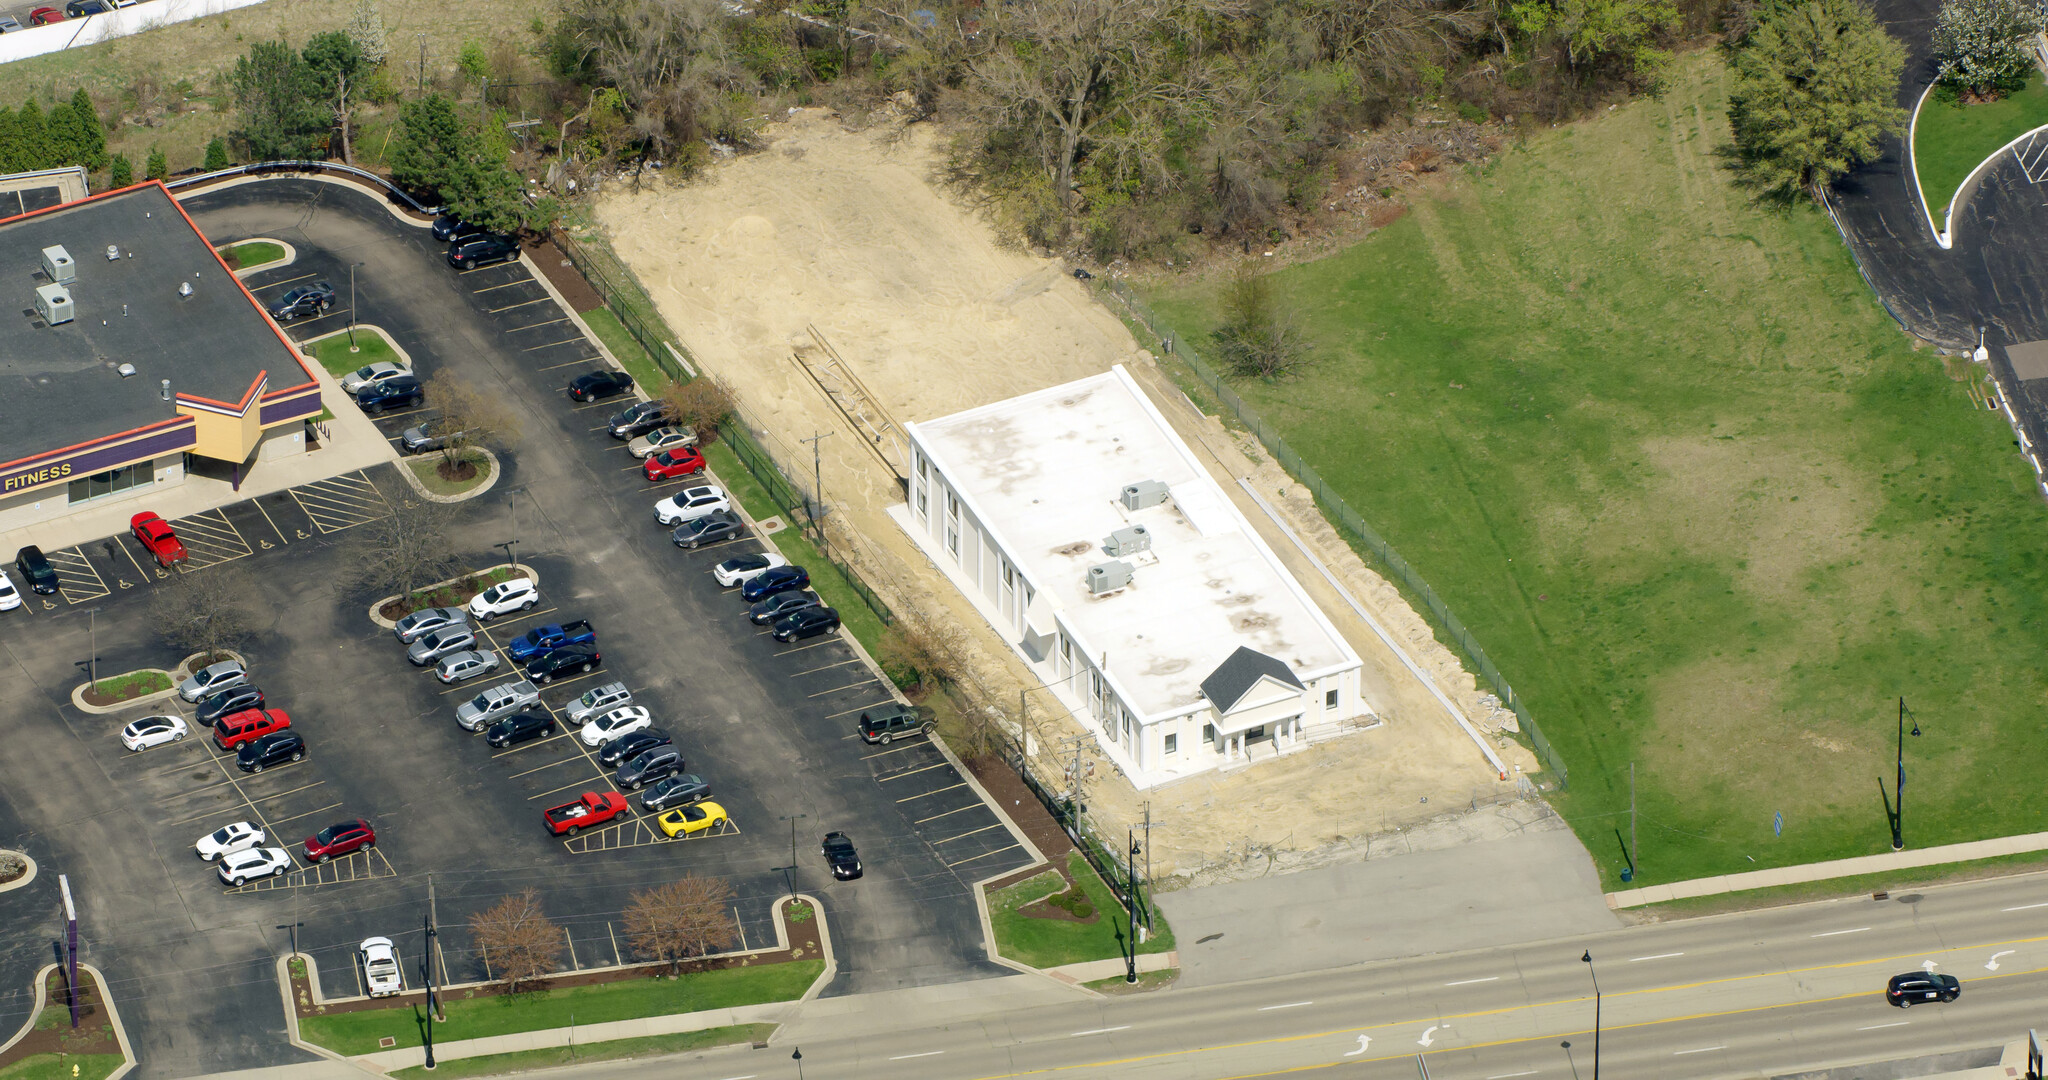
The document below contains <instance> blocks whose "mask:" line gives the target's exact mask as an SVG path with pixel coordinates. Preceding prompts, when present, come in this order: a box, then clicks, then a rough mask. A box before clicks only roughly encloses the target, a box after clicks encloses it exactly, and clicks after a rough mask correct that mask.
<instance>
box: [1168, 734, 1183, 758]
mask: <svg viewBox="0 0 2048 1080" xmlns="http://www.w3.org/2000/svg"><path fill="white" fill-rule="evenodd" d="M1179 747H1180V736H1178V735H1168V736H1167V737H1166V752H1167V753H1169V754H1171V753H1173V752H1175V751H1176V750H1178V749H1179Z"/></svg>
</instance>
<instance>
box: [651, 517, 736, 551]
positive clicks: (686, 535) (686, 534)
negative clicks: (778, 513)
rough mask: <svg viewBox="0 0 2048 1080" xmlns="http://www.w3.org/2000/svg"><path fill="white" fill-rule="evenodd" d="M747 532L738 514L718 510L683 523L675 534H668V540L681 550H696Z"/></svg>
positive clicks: (676, 529)
mask: <svg viewBox="0 0 2048 1080" xmlns="http://www.w3.org/2000/svg"><path fill="white" fill-rule="evenodd" d="M745 531H747V527H746V526H745V525H744V524H741V522H740V516H739V515H738V514H735V513H733V512H732V511H730V510H718V511H715V512H713V513H709V514H706V515H704V516H703V517H700V518H691V519H690V520H688V521H685V522H683V523H682V524H681V525H678V526H676V528H675V531H674V532H672V533H669V534H668V538H669V539H670V540H673V541H675V542H676V546H677V547H679V548H696V547H702V546H703V545H705V544H714V543H717V542H718V541H720V540H730V539H732V538H733V537H735V536H738V535H739V534H741V533H743V532H745Z"/></svg>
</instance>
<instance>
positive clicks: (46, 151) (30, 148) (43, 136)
mask: <svg viewBox="0 0 2048 1080" xmlns="http://www.w3.org/2000/svg"><path fill="white" fill-rule="evenodd" d="M14 138H15V145H16V146H17V147H19V148H20V151H21V157H20V158H19V159H18V160H17V162H16V170H17V171H21V172H26V171H28V170H31V169H47V168H49V167H50V166H51V165H52V164H53V162H52V161H51V156H52V155H51V153H50V133H49V131H48V130H46V129H45V128H44V126H43V107H42V106H40V105H38V104H36V99H34V98H30V99H28V100H27V101H24V102H22V104H21V111H20V112H18V113H15V114H14Z"/></svg>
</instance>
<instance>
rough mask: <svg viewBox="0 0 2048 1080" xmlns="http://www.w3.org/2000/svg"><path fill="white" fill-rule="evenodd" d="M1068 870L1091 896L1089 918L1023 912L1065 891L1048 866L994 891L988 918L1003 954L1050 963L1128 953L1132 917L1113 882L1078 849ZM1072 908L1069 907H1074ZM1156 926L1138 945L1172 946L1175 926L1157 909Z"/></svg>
mask: <svg viewBox="0 0 2048 1080" xmlns="http://www.w3.org/2000/svg"><path fill="white" fill-rule="evenodd" d="M1067 873H1068V875H1069V876H1071V877H1072V878H1073V880H1074V882H1075V883H1076V884H1078V885H1079V886H1080V887H1081V893H1082V895H1083V896H1085V897H1086V898H1087V906H1088V908H1089V909H1090V911H1091V915H1090V916H1089V919H1090V921H1079V920H1076V919H1073V918H1064V917H1058V916H1055V917H1051V918H1046V917H1040V916H1033V915H1026V914H1024V912H1023V909H1024V908H1028V907H1030V906H1031V905H1033V904H1035V903H1037V902H1038V901H1039V900H1041V899H1043V898H1045V896H1046V895H1047V894H1048V893H1055V892H1062V891H1065V882H1064V879H1062V878H1061V877H1060V876H1059V875H1058V874H1055V873H1053V872H1052V871H1049V870H1048V871H1046V872H1045V873H1043V874H1040V875H1038V876H1037V877H1034V878H1030V879H1029V880H1026V881H1021V882H1018V883H1017V884H1015V885H1012V886H1010V887H1009V888H1006V889H999V890H997V891H996V892H994V893H992V894H990V896H989V903H988V914H989V923H990V924H991V925H992V926H994V928H995V932H996V948H997V949H999V950H1000V951H1001V952H1002V954H1003V955H1004V956H1005V957H1008V958H1009V959H1011V960H1015V961H1017V962H1018V963H1020V964H1029V965H1031V966H1032V967H1036V968H1051V967H1059V966H1060V965H1062V964H1078V963H1081V962H1082V961H1085V960H1114V959H1118V958H1120V957H1122V956H1123V955H1124V952H1125V945H1124V942H1125V941H1126V940H1128V937H1127V935H1128V934H1129V932H1130V920H1129V916H1128V915H1127V914H1126V912H1125V911H1124V908H1123V906H1122V905H1121V904H1118V903H1117V900H1116V895H1115V894H1114V893H1112V892H1110V891H1109V886H1108V885H1106V884H1104V883H1103V881H1102V878H1101V877H1099V876H1097V875H1096V873H1095V868H1094V867H1091V866H1089V865H1088V860H1086V859H1083V858H1082V857H1081V854H1080V852H1077V851H1070V852H1068V853H1067ZM1068 910H1069V912H1071V910H1072V909H1071V908H1070V909H1068ZM1153 929H1154V930H1155V931H1156V932H1155V933H1154V934H1153V935H1152V937H1151V939H1150V940H1148V941H1146V942H1145V943H1144V944H1143V945H1140V946H1138V952H1140V953H1163V952H1171V951H1173V931H1172V930H1171V929H1169V928H1168V927H1167V925H1166V920H1165V919H1164V918H1163V917H1160V916H1159V915H1158V914H1157V913H1156V912H1155V913H1154V916H1153Z"/></svg>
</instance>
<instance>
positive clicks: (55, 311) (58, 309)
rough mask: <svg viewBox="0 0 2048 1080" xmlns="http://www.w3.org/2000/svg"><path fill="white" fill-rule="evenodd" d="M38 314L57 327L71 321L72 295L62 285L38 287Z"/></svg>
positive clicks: (44, 320)
mask: <svg viewBox="0 0 2048 1080" xmlns="http://www.w3.org/2000/svg"><path fill="white" fill-rule="evenodd" d="M36 314H37V315H38V316H41V317H42V320H43V322H45V323H47V324H49V325H51V326H56V325H58V324H59V323H68V322H70V321H71V293H70V292H69V291H68V290H66V289H65V288H64V286H62V285H38V286H36Z"/></svg>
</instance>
